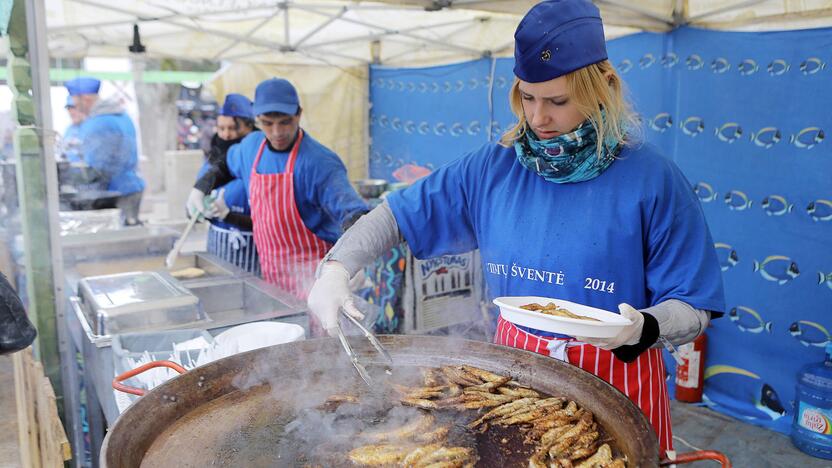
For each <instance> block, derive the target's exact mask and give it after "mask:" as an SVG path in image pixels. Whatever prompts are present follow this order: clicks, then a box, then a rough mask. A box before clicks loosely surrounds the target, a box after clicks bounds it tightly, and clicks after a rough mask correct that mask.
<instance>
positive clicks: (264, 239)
mask: <svg viewBox="0 0 832 468" xmlns="http://www.w3.org/2000/svg"><path fill="white" fill-rule="evenodd" d="M302 140H303V130H299V131H298V137H297V139H296V140H295V144H294V146H293V147H292V152H291V153H290V154H289V160H288V161H286V168H285V170H284V171H283V172H282V173H279V174H258V173H257V165H258V164H259V163H260V157H261V156H262V155H263V149H264V148H265V147H266V139H265V138H264V139H263V143H261V144H260V150H259V151H257V157H256V158H254V165H253V166H252V167H251V185H250V188H249V198H250V199H251V220H252V223H253V224H254V243H255V245H256V246H257V251H258V253H259V255H260V271H261V272H262V275H263V278H264V279H265V280H266V281H268V282H269V283H272V284H274V285H276V286H277V287H279V288H281V289H283V290H284V291H287V292H289V293H291V294H293V295H294V296H295V297H297V298H298V299H300V300H303V301H305V300H306V296H307V295H308V293H309V289H311V288H312V283H313V282H314V279H315V269H316V268H317V266H318V262H320V260H321V259H322V258H323V257H324V255H325V254H326V252H327V251H328V250H329V249H330V248H331V247H332V244H330V243H328V242H325V241H323V240H321V239H320V238H319V237H318V236H316V235H315V234H314V233H313V232H312V231H310V230H309V229H307V228H306V226H305V225H304V224H303V219H302V218H301V217H300V213H299V212H298V208H297V204H296V203H295V190H294V181H293V178H292V173H293V171H294V169H295V161H296V160H297V157H298V148H300V142H301V141H302Z"/></svg>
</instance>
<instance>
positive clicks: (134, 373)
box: [113, 361, 188, 396]
mask: <svg viewBox="0 0 832 468" xmlns="http://www.w3.org/2000/svg"><path fill="white" fill-rule="evenodd" d="M156 367H167V368H170V369H173V370H175V371H176V372H179V373H180V374H184V373H185V372H188V371H187V369H185V368H184V367H182V366H180V365H179V364H177V363H175V362H172V361H153V362H148V363H147V364H145V365H143V366H139V367H137V368H135V369H133V370H129V371H127V372H125V373H123V374H121V375H118V376H116V378H114V379H113V388H114V389H116V390H118V391H120V392H124V393H131V394H133V395H138V396H142V395H144V394H145V393H146V391H145V390H142V389H141V388H136V387H130V386H128V385H124V384H123V383H121V382H122V381H123V380H127V379H129V378H130V377H135V376H137V375H139V374H141V373H142V372H145V371H147V370H150V369H153V368H156Z"/></svg>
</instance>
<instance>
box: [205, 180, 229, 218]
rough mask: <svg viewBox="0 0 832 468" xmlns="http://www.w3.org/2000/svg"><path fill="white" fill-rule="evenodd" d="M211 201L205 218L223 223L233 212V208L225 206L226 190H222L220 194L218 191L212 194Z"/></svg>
mask: <svg viewBox="0 0 832 468" xmlns="http://www.w3.org/2000/svg"><path fill="white" fill-rule="evenodd" d="M211 199H212V200H213V201H211V203H209V204H208V207H207V208H206V209H205V217H206V218H212V219H219V220H220V221H222V220H223V219H225V217H226V216H228V213H230V212H231V208H229V207H228V205H226V204H225V189H224V188H221V189H220V191H219V192H217V191H216V190H214V191H213V192H211Z"/></svg>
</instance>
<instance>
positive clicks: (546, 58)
mask: <svg viewBox="0 0 832 468" xmlns="http://www.w3.org/2000/svg"><path fill="white" fill-rule="evenodd" d="M551 58H552V51H551V50H549V49H546V50H544V51H543V52H541V53H540V60H541V61H543V62H548V61H549V59H551Z"/></svg>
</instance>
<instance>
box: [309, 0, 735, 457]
mask: <svg viewBox="0 0 832 468" xmlns="http://www.w3.org/2000/svg"><path fill="white" fill-rule="evenodd" d="M514 38H515V52H514V55H515V65H514V74H515V76H516V79H515V81H514V84H513V86H512V88H511V91H510V94H509V101H510V104H511V108H512V110H513V112H514V114H515V115H516V116H517V119H518V122H517V124H516V125H515V126H514V128H512V129H510V130H509V131H508V132H506V134H504V135H503V137H502V139H501V140H500V142H499V143H498V144H491V143H490V144H487V145H486V146H484V147H482V148H480V149H479V150H477V151H474V152H472V153H469V154H467V155H465V156H463V157H462V158H460V159H458V160H456V161H454V162H452V163H450V164H448V165H446V166H445V167H442V168H441V169H439V170H437V171H435V172H434V173H433V174H431V175H430V176H428V177H426V178H424V179H422V180H421V181H419V182H417V183H416V184H414V185H412V186H411V187H409V188H406V189H404V190H401V191H398V192H394V193H392V194H390V195H389V196H388V197H387V201H386V202H385V203H384V204H382V205H380V206H379V207H377V208H376V209H374V210H373V211H372V212H370V213H369V214H368V215H366V216H364V217H363V218H362V219H360V220H358V222H357V223H356V224H355V225H354V226H353V227H352V228H351V229H350V230H349V231H347V232H346V233H345V234H344V236H342V238H341V239H340V240H339V241H338V243H337V244H336V245H335V247H334V248H333V249H332V250H331V251H330V252H329V253H328V254H327V257H326V258H325V260H324V262H323V263H322V265H321V266H320V268H319V271H318V279H317V281H316V283H315V285H314V286H313V288H312V290H311V291H310V294H309V299H308V304H309V308H310V310H311V312H312V313H313V314H315V315H316V316H317V317H318V319H319V320H320V321H321V322H322V323H323V324H324V327H325V328H327V329H332V328H333V327H335V326H336V325H337V320H338V311H339V309H341V308H343V309H344V310H345V311H346V312H347V313H350V314H351V315H353V316H360V313H359V312H358V311H357V310H356V309H355V307H354V304H353V299H352V296H351V295H350V293H349V290H348V288H347V281H348V279H349V278H350V276H351V275H352V274H354V273H355V272H356V271H358V270H359V269H361V268H362V267H364V266H365V265H367V264H369V263H370V262H371V261H373V260H374V259H375V258H376V257H377V256H380V255H381V254H382V253H383V252H385V251H386V249H388V248H390V247H391V246H393V245H395V244H396V243H397V242H399V241H400V238H404V240H405V241H407V243H408V245H409V246H410V249H411V250H412V251H413V254H414V255H415V256H416V257H417V258H422V259H424V258H430V257H436V256H439V255H446V254H457V253H460V252H466V251H470V250H473V249H476V248H479V249H480V255H481V258H482V264H483V270H484V274H485V278H486V281H487V286H488V291H489V295H491V296H492V297H498V296H543V297H553V298H560V299H563V300H566V301H571V302H576V303H581V304H586V305H589V306H592V307H597V308H600V309H605V310H618V311H619V313H620V314H621V315H623V316H624V317H626V318H627V319H629V320H630V325H628V326H626V327H625V328H624V329H623V330H622V331H621V332H620V333H619V334H618V335H617V336H615V337H612V338H609V339H596V338H586V337H572V336H565V335H557V334H553V333H548V332H545V331H541V330H535V329H530V328H525V327H520V326H516V325H514V324H512V323H510V322H507V321H505V320H503V319H502V317H500V318H499V321H498V324H497V331H496V334H495V336H494V341H495V342H496V343H498V344H502V345H508V346H512V347H517V348H521V349H526V350H530V351H533V352H537V353H540V354H544V355H547V356H552V357H553V358H556V359H561V360H565V361H568V362H570V363H571V364H573V365H576V366H579V367H581V368H582V369H584V370H586V371H589V372H591V373H593V374H595V375H596V376H598V377H600V378H601V379H603V380H605V381H607V382H609V383H611V384H612V385H614V386H615V387H616V388H618V389H619V390H620V391H622V392H624V393H625V394H626V395H627V396H628V397H629V398H630V399H631V400H632V401H633V402H634V403H635V404H637V405H638V406H639V407H640V408H641V410H642V411H643V412H644V414H645V416H646V417H647V418H648V419H649V421H650V423H651V424H652V426H653V428H654V430H655V432H656V434H657V435H658V439H659V443H660V445H661V447H662V450H663V451H664V450H670V449H671V448H672V445H673V444H672V431H671V422H670V405H669V398H668V394H667V385H666V382H665V377H666V376H665V370H664V363H663V359H662V353H661V348H660V347H659V346H657V341H658V339H659V337H660V336H661V337H663V339H666V340H669V341H670V342H672V343H675V344H682V343H686V342H690V341H692V340H693V339H694V338H696V337H697V336H698V335H699V334H701V333H702V332H704V330H705V327H706V326H707V325H708V323H709V320H710V319H711V318H715V317H717V316H719V315H722V311H723V309H724V299H723V290H722V279H721V274H720V269H719V264H718V262H717V257H716V253H715V251H714V248H713V241H712V240H711V235H710V232H709V230H708V227H707V224H706V222H705V218H704V215H703V213H702V210H701V208H700V205H699V203H698V201H697V199H696V197H695V196H694V194H693V191H692V190H691V185H690V183H689V182H688V181H687V180H686V179H685V177H684V176H683V175H682V173H681V172H680V170H679V169H678V168H677V167H676V165H675V164H674V163H673V162H672V161H670V160H669V159H666V158H665V157H663V156H662V155H660V154H658V152H657V149H656V148H655V147H653V146H651V145H649V144H646V143H644V142H642V141H640V140H639V139H638V138H637V136H638V131H637V130H638V126H639V124H638V121H637V118H636V117H635V115H634V114H632V113H631V111H630V108H629V106H628V104H627V102H626V101H625V100H624V97H623V93H622V80H621V78H620V77H619V76H618V74H617V73H616V71H615V68H614V67H613V66H612V64H611V63H610V62H609V61H608V60H607V53H606V45H605V41H604V29H603V25H602V22H601V17H600V12H599V10H598V8H596V7H595V6H594V5H592V4H591V3H590V2H588V1H585V0H552V1H546V2H542V3H539V4H537V5H535V6H534V7H533V8H532V9H531V10H530V11H529V12H528V13H527V14H526V16H525V17H524V18H523V20H522V21H521V22H520V24H519V26H518V27H517V31H516V32H515V35H514ZM602 285H603V286H602Z"/></svg>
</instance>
